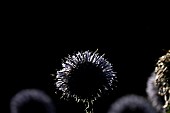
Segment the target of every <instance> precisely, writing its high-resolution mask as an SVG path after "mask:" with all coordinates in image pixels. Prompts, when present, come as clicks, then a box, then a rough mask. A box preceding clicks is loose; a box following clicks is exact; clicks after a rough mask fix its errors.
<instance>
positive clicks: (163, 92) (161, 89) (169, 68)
mask: <svg viewBox="0 0 170 113" xmlns="http://www.w3.org/2000/svg"><path fill="white" fill-rule="evenodd" d="M155 75H156V77H155V84H156V86H157V87H158V94H159V95H160V96H162V97H163V98H164V101H165V104H164V106H163V108H165V109H166V110H170V50H168V52H167V53H166V54H165V55H163V56H161V57H160V58H159V60H158V62H157V64H156V67H155Z"/></svg>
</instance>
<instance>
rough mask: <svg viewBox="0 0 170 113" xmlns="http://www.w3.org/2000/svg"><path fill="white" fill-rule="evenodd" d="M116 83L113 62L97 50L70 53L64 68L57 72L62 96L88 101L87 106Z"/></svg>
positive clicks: (111, 89)
mask: <svg viewBox="0 0 170 113" xmlns="http://www.w3.org/2000/svg"><path fill="white" fill-rule="evenodd" d="M116 83H117V77H116V72H114V71H113V69H112V65H111V63H109V62H108V61H107V60H106V59H105V58H104V55H101V56H99V54H98V53H97V51H95V52H90V51H84V52H78V53H76V54H73V55H72V56H71V55H68V57H67V58H65V59H64V60H63V62H62V69H61V70H58V71H57V73H56V89H57V90H60V91H62V98H65V99H70V98H74V99H75V100H76V101H77V102H79V101H82V102H84V103H88V105H87V106H89V104H90V103H91V104H93V101H95V100H97V99H98V98H99V97H101V96H102V95H103V94H107V93H108V92H109V91H113V90H114V89H115V88H116V87H117V86H116Z"/></svg>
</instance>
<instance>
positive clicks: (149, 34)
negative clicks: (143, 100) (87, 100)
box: [1, 3, 169, 113]
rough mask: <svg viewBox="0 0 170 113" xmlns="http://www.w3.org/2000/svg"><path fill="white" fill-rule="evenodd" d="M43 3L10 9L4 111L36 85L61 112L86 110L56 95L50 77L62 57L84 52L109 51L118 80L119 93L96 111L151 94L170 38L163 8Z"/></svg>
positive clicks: (4, 52) (5, 43) (105, 99)
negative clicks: (149, 83) (148, 90)
mask: <svg viewBox="0 0 170 113" xmlns="http://www.w3.org/2000/svg"><path fill="white" fill-rule="evenodd" d="M44 4H45V3H44ZM44 4H43V5H41V4H39V5H35V6H25V5H22V7H19V8H18V7H14V8H11V9H8V8H7V9H6V10H8V11H7V13H6V12H5V16H4V17H3V18H4V21H3V23H4V24H5V25H4V27H3V31H2V32H3V33H4V35H3V37H4V39H5V40H4V41H2V45H3V47H2V49H3V50H2V57H3V58H2V65H3V68H2V69H3V70H2V71H3V72H4V73H3V75H2V79H1V80H2V81H3V82H2V92H1V94H2V97H1V98H2V101H3V108H4V112H6V113H7V112H9V103H10V99H11V98H12V97H13V96H14V95H15V94H16V93H17V92H19V91H20V90H22V89H27V88H37V89H41V90H43V91H45V92H46V93H47V94H48V95H49V96H50V97H51V98H52V100H53V101H54V103H55V106H56V109H57V113H70V112H74V113H84V111H83V109H84V108H83V105H82V104H76V103H75V102H72V101H69V102H67V101H64V100H60V99H59V97H58V96H57V95H56V94H54V90H55V88H54V85H53V78H52V77H51V75H50V74H52V73H55V69H60V68H61V59H62V58H64V57H66V56H67V55H68V54H72V53H74V52H77V51H82V50H83V51H85V50H90V51H95V50H96V49H98V52H99V53H100V54H103V53H105V58H106V59H108V61H110V62H111V63H112V64H113V68H114V70H115V71H117V76H118V80H119V83H118V90H117V91H116V94H111V95H110V96H107V97H102V98H101V99H99V100H98V101H96V103H95V105H94V110H95V112H96V113H106V111H107V109H108V108H109V105H110V104H111V103H112V102H113V101H114V100H115V99H116V98H119V97H121V96H123V95H126V94H132V93H133V94H138V95H142V96H146V92H145V88H146V81H147V78H148V77H149V76H150V74H151V72H152V71H153V70H154V66H155V63H156V61H157V59H158V57H160V56H161V55H163V54H165V50H166V49H168V48H167V47H164V46H162V45H163V44H164V45H166V46H167V44H166V43H167V42H168V41H167V40H164V39H163V38H168V37H169V34H168V33H169V27H168V21H167V18H166V16H167V15H166V14H164V13H163V12H164V10H161V11H160V10H159V8H158V9H157V8H156V7H153V8H151V7H150V5H148V6H145V7H143V6H142V7H141V6H140V7H139V6H138V5H137V6H134V7H131V6H129V5H128V6H127V5H126V4H124V5H123V6H122V5H121V4H119V5H118V7H115V6H117V5H114V6H108V7H107V5H106V6H102V5H99V6H98V5H95V7H94V6H93V5H92V6H86V5H79V6H77V7H75V6H70V5H69V4H67V5H65V4H62V6H61V7H59V6H60V5H56V6H54V5H53V6H51V5H44ZM132 6H133V5H132ZM145 9H146V10H145ZM165 10H166V9H165ZM155 41H156V42H155Z"/></svg>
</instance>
